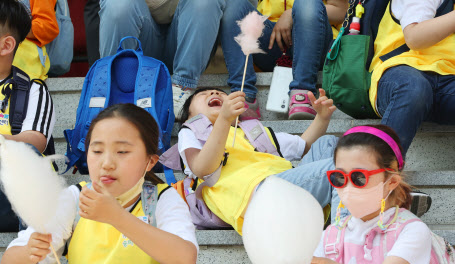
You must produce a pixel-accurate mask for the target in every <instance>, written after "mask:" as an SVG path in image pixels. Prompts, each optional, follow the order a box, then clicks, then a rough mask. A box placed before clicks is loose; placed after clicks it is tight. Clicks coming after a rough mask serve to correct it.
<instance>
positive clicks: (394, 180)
mask: <svg viewBox="0 0 455 264" xmlns="http://www.w3.org/2000/svg"><path fill="white" fill-rule="evenodd" d="M400 183H401V175H400V174H395V173H394V174H392V175H391V176H390V181H389V182H388V185H389V190H390V191H392V190H395V188H397V187H398V185H399V184H400Z"/></svg>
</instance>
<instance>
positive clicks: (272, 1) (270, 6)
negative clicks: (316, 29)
mask: <svg viewBox="0 0 455 264" xmlns="http://www.w3.org/2000/svg"><path fill="white" fill-rule="evenodd" d="M312 1H314V0H312ZM323 2H324V4H326V0H323ZM293 6H294V0H286V10H288V9H292V7H293ZM257 10H258V11H259V12H260V13H261V14H263V15H264V16H267V17H269V20H270V21H272V22H277V21H278V19H280V17H281V15H282V14H283V12H284V11H285V10H284V0H259V2H258V7H257ZM340 28H341V25H338V26H332V33H333V38H334V39H335V38H336V37H337V36H338V32H339V31H340Z"/></svg>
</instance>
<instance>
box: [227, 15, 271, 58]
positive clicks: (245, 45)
mask: <svg viewBox="0 0 455 264" xmlns="http://www.w3.org/2000/svg"><path fill="white" fill-rule="evenodd" d="M265 20H267V17H265V16H261V15H259V14H258V13H257V12H256V11H253V12H251V13H249V14H248V15H246V16H245V17H244V18H243V19H242V20H239V21H237V24H238V25H239V27H240V34H239V35H238V36H236V37H235V38H234V40H235V41H236V42H237V43H238V44H239V45H240V47H241V48H242V51H243V54H245V55H247V56H248V55H249V54H253V53H265V52H264V51H263V50H261V49H260V48H259V40H258V39H259V38H260V37H261V35H262V31H263V30H264V21H265Z"/></svg>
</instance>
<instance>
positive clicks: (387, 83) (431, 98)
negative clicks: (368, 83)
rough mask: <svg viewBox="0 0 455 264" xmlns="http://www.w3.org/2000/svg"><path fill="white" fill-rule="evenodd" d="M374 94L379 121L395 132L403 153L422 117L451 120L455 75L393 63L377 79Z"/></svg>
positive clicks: (454, 106) (454, 108)
mask: <svg viewBox="0 0 455 264" xmlns="http://www.w3.org/2000/svg"><path fill="white" fill-rule="evenodd" d="M377 98H378V99H377V107H378V111H379V113H380V114H381V115H382V121H381V123H382V124H384V125H388V126H390V127H392V128H393V129H394V130H395V131H396V132H397V134H398V136H399V137H400V141H401V145H402V146H403V150H404V153H406V152H407V150H408V148H409V146H410V145H411V142H412V139H413V138H414V136H415V134H416V132H417V129H418V128H419V127H420V124H422V122H423V121H433V122H437V123H439V124H449V125H454V124H455V115H454V113H455V75H446V76H443V75H439V74H437V73H433V72H422V71H419V70H417V69H415V68H412V67H409V66H404V65H402V66H396V67H393V68H390V69H389V70H387V71H386V72H385V73H384V74H383V75H382V77H381V79H380V80H379V84H378V96H377Z"/></svg>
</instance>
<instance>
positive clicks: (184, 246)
mask: <svg viewBox="0 0 455 264" xmlns="http://www.w3.org/2000/svg"><path fill="white" fill-rule="evenodd" d="M93 188H94V190H90V189H88V188H87V187H84V188H83V189H82V192H81V195H80V203H79V206H80V211H79V214H80V216H81V217H84V218H87V219H90V220H94V221H98V222H102V223H107V224H110V225H112V226H113V227H115V228H116V229H117V230H118V231H120V232H121V233H122V234H124V235H125V236H126V237H128V238H129V239H131V241H133V243H134V244H136V245H137V246H138V247H139V248H140V249H142V250H143V251H144V252H145V253H146V254H148V255H149V256H151V257H152V258H154V259H155V260H156V261H158V262H159V263H196V258H197V249H196V247H195V246H194V244H193V243H191V242H189V241H186V240H184V239H182V238H180V237H179V236H177V235H174V234H171V233H169V232H166V231H163V230H160V229H158V228H156V227H153V226H150V225H148V224H146V223H144V222H142V221H141V220H139V219H138V218H137V217H135V216H134V215H132V214H130V213H129V212H127V211H126V210H125V209H124V208H123V207H121V206H120V204H119V203H118V202H117V200H116V199H115V198H114V197H113V196H111V195H110V194H109V192H108V191H107V190H106V189H105V187H104V186H103V185H102V184H98V183H96V182H93ZM175 252H179V254H175Z"/></svg>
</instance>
